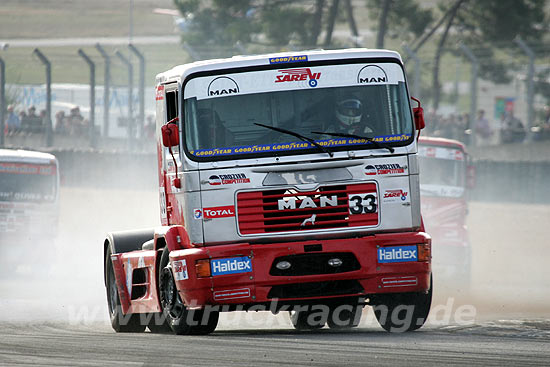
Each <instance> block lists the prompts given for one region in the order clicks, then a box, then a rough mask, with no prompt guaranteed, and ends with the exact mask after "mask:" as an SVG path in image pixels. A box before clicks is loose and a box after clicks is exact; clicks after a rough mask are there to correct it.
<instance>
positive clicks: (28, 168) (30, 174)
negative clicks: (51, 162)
mask: <svg viewBox="0 0 550 367" xmlns="http://www.w3.org/2000/svg"><path fill="white" fill-rule="evenodd" d="M56 187H57V176H56V172H55V166H48V165H34V164H20V163H0V201H3V202H6V201H11V202H14V201H16V202H53V201H54V200H55V197H56Z"/></svg>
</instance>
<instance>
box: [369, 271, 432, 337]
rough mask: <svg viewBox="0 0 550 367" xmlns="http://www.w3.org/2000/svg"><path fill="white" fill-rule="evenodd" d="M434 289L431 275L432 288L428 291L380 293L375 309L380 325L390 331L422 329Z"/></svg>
mask: <svg viewBox="0 0 550 367" xmlns="http://www.w3.org/2000/svg"><path fill="white" fill-rule="evenodd" d="M432 289H433V282H432V279H431V277H430V289H429V290H428V292H426V293H423V292H418V293H394V294H383V295H378V296H377V297H376V299H375V305H374V307H373V309H374V315H375V316H376V319H377V320H378V323H379V324H380V326H382V327H383V328H384V330H386V331H388V332H405V331H414V330H417V329H420V328H421V327H422V325H424V323H425V322H426V319H427V318H428V314H429V313H430V307H431V304H432Z"/></svg>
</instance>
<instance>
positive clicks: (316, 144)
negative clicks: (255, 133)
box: [254, 122, 334, 157]
mask: <svg viewBox="0 0 550 367" xmlns="http://www.w3.org/2000/svg"><path fill="white" fill-rule="evenodd" d="M254 125H258V126H261V127H265V128H266V129H271V130H275V131H278V132H280V133H283V134H288V135H292V136H294V137H297V138H298V139H300V140H302V141H306V142H308V143H310V144H311V145H313V146H315V147H317V148H318V149H319V150H321V151H323V152H324V153H327V154H328V155H329V156H331V157H332V156H334V153H332V151H331V150H330V149H328V148H327V147H324V146H322V145H321V144H319V143H317V142H316V141H315V140H313V139H311V138H308V137H307V136H303V135H301V134H298V133H295V132H294V131H290V130H286V129H282V128H280V127H275V126H269V125H264V124H259V123H257V122H255V123H254Z"/></svg>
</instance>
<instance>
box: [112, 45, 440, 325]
mask: <svg viewBox="0 0 550 367" xmlns="http://www.w3.org/2000/svg"><path fill="white" fill-rule="evenodd" d="M416 103H418V105H417V104H416ZM156 124H157V125H156V132H157V136H158V141H157V151H158V168H159V169H158V178H159V199H160V218H161V226H160V227H157V228H152V229H146V230H136V231H127V232H112V233H109V234H108V235H107V238H106V240H105V242H104V255H105V263H104V264H105V272H104V278H105V279H104V280H105V286H106V289H107V301H108V306H109V312H110V317H111V322H112V326H113V328H114V329H115V330H116V331H118V332H140V331H144V330H145V328H146V327H148V328H149V329H150V331H152V332H163V331H168V332H170V331H171V332H174V333H176V334H208V333H210V332H212V331H214V329H215V328H216V325H217V323H218V317H219V313H220V312H230V311H258V310H266V311H271V312H273V313H278V312H282V311H288V313H289V315H290V320H291V322H292V325H293V326H294V327H295V328H297V329H318V328H322V327H323V326H325V325H328V326H329V327H330V328H350V327H355V326H357V325H358V324H359V321H360V318H361V313H362V309H363V308H364V306H367V305H368V306H372V307H373V308H374V314H375V315H376V318H377V320H378V321H379V323H380V325H381V326H382V327H383V328H384V329H386V330H388V331H409V330H415V329H418V328H420V327H421V326H422V325H423V324H424V322H425V320H426V317H427V316H428V312H429V309H430V304H431V297H432V277H431V238H430V236H429V235H427V234H426V233H425V232H424V227H423V223H422V218H421V215H420V188H419V173H418V161H417V139H418V136H419V132H420V129H421V128H423V127H424V120H423V114H422V109H421V107H420V103H419V102H418V101H417V100H414V101H412V100H411V98H410V97H409V93H408V88H407V83H406V78H405V72H404V68H403V63H402V61H401V58H400V56H399V54H397V53H396V52H392V51H385V50H366V49H351V50H338V51H307V52H301V53H282V54H271V55H263V56H261V55H260V56H239V57H233V58H229V59H221V60H209V61H199V62H194V63H190V64H186V65H181V66H177V67H174V68H173V69H171V70H169V71H166V72H164V73H161V74H159V75H157V77H156Z"/></svg>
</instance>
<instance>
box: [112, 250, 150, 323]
mask: <svg viewBox="0 0 550 367" xmlns="http://www.w3.org/2000/svg"><path fill="white" fill-rule="evenodd" d="M105 272H106V279H107V284H106V289H107V305H108V307H109V316H110V318H111V326H112V327H113V329H114V330H115V331H116V332H117V333H141V332H143V331H145V325H142V324H141V321H140V314H127V315H124V314H123V313H122V306H121V305H120V298H119V295H118V288H117V286H116V281H115V274H114V271H113V263H112V261H111V249H108V250H107V256H106V257H105Z"/></svg>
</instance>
